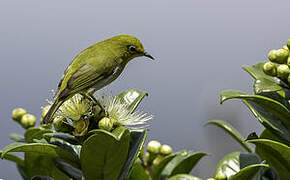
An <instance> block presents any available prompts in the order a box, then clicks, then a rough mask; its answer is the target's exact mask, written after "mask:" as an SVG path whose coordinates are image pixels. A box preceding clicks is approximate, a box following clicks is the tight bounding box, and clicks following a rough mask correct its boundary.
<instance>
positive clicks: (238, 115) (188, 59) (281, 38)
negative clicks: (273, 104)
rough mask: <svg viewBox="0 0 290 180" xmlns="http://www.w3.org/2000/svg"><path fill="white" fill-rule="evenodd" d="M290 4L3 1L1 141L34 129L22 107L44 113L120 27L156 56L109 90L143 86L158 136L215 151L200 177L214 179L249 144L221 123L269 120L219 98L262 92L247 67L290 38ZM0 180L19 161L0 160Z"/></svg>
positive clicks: (261, 0) (242, 127) (255, 127)
mask: <svg viewBox="0 0 290 180" xmlns="http://www.w3.org/2000/svg"><path fill="white" fill-rule="evenodd" d="M289 5H290V2H289V1H280V2H279V3H278V1H269V0H255V1H252V0H244V1H233V0H219V1H216V0H203V1H201V0H200V1H197V0H183V1H173V0H159V1H156V0H146V1H136V0H122V1H110V0H107V1H72V0H70V1H68V0H64V1H56V0H51V1H46V2H43V1H36V0H35V1H31V0H26V1H20V0H19V1H13V0H9V1H8V0H6V1H5V0H2V1H0V62H1V65H0V82H1V90H0V99H1V101H0V104H1V105H0V107H1V109H0V112H1V113H0V118H1V126H0V145H1V149H2V148H3V147H4V146H5V145H8V144H9V143H11V142H12V141H11V140H9V138H8V135H9V133H13V132H24V131H23V129H22V128H21V127H20V126H19V125H17V124H16V123H15V122H13V121H12V120H10V115H11V111H12V109H13V108H15V107H24V108H26V109H27V110H28V112H30V113H33V114H35V115H37V116H38V117H39V116H40V111H41V110H40V106H42V105H45V104H46V103H45V99H46V98H50V97H51V94H50V90H51V89H54V88H55V87H56V85H57V83H58V81H59V79H60V77H61V75H62V72H63V70H64V69H65V68H66V66H67V65H68V63H69V62H70V61H71V60H72V58H73V57H74V56H76V55H77V54H78V53H79V52H80V51H81V50H83V49H85V48H86V47H88V46H89V45H91V44H94V43H95V42H97V41H100V40H103V39H106V38H109V37H111V36H114V35H117V34H120V33H122V34H131V35H135V36H137V37H139V38H140V39H141V40H142V42H143V44H144V46H145V47H146V49H147V51H149V52H150V53H151V54H152V55H153V56H154V57H156V59H157V60H156V61H148V60H147V59H146V58H138V59H136V60H135V61H132V62H131V63H129V65H128V67H127V69H126V70H125V71H124V73H123V74H122V76H121V77H120V78H119V79H118V80H116V81H115V82H114V83H113V84H111V85H110V86H109V87H108V88H107V91H112V92H113V93H116V94H117V93H119V92H121V91H123V90H125V89H130V88H136V89H140V90H144V91H147V92H148V93H149V97H148V98H146V99H145V100H144V102H143V103H142V109H143V110H144V111H146V112H150V113H152V114H154V115H155V116H156V118H155V119H154V121H153V122H152V128H151V131H150V133H149V139H157V140H159V141H160V142H161V143H167V144H170V145H172V146H173V148H174V150H175V151H179V150H183V149H188V150H193V151H205V152H208V153H210V154H211V156H208V157H205V158H204V159H202V160H201V162H200V163H199V165H198V166H197V167H196V168H195V169H194V171H193V174H195V175H197V176H201V177H210V176H212V174H213V172H214V167H215V166H216V164H217V163H218V160H219V159H221V158H222V157H223V156H224V155H225V154H227V153H229V152H231V151H240V150H242V149H241V147H240V146H239V145H238V144H237V143H236V142H235V141H234V140H233V139H231V138H230V137H229V136H228V135H225V133H224V132H223V131H222V130H220V129H218V128H216V127H213V126H210V127H203V124H204V123H205V122H206V121H208V120H211V119H222V120H225V121H228V122H230V123H231V124H232V125H234V126H235V127H236V128H237V129H238V130H239V131H240V132H241V134H242V135H244V136H246V135H247V134H249V133H250V132H253V131H257V132H260V131H261V129H262V128H261V125H260V124H258V121H257V120H256V119H255V118H253V116H252V114H251V113H250V112H249V111H248V110H247V109H246V107H245V106H243V105H242V103H240V102H238V101H232V102H226V103H225V104H224V105H219V93H220V92H221V91H222V90H225V89H237V90H241V91H243V92H247V93H252V82H253V81H252V79H251V78H250V76H249V75H248V74H247V73H246V72H244V71H243V70H242V69H241V66H242V65H251V64H254V63H257V62H259V61H264V60H266V54H267V53H268V51H269V50H270V49H273V48H280V47H282V45H283V44H285V42H286V40H287V39H288V38H289V35H290V34H289V32H290V31H289V28H290V24H289V23H288V21H289V20H288V19H289V13H288V12H289ZM0 161H1V162H0V178H4V179H19V175H18V174H17V173H15V172H16V169H15V166H14V164H12V163H10V162H7V161H2V160H0Z"/></svg>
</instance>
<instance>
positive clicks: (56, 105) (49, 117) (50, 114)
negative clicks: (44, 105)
mask: <svg viewBox="0 0 290 180" xmlns="http://www.w3.org/2000/svg"><path fill="white" fill-rule="evenodd" d="M62 103H63V101H60V100H58V99H57V98H56V99H55V101H54V103H53V104H52V105H51V107H50V108H49V110H48V111H47V113H46V115H45V116H44V118H43V121H42V122H43V124H47V123H50V122H51V121H52V117H53V115H54V114H55V112H56V111H57V110H58V108H59V107H60V106H61V105H62Z"/></svg>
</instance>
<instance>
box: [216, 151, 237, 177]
mask: <svg viewBox="0 0 290 180" xmlns="http://www.w3.org/2000/svg"><path fill="white" fill-rule="evenodd" d="M239 157H240V152H233V153H230V154H228V155H226V156H225V157H224V158H223V159H222V160H220V162H219V163H218V165H217V167H216V169H215V173H214V176H216V175H217V174H218V173H223V174H225V175H226V176H227V177H228V178H229V177H231V176H233V175H235V174H236V173H238V172H239V171H240V161H239Z"/></svg>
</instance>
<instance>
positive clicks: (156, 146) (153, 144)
mask: <svg viewBox="0 0 290 180" xmlns="http://www.w3.org/2000/svg"><path fill="white" fill-rule="evenodd" d="M160 147H161V144H160V142H158V141H154V140H153V141H150V142H149V143H148V145H147V152H149V153H152V154H158V153H159V151H160Z"/></svg>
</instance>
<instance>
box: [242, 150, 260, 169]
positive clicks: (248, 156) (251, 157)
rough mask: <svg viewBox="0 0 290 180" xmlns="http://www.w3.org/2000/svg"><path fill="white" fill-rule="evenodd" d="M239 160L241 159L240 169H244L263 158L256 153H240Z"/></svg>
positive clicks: (258, 162)
mask: <svg viewBox="0 0 290 180" xmlns="http://www.w3.org/2000/svg"><path fill="white" fill-rule="evenodd" d="M239 161H240V169H243V168H245V167H247V166H249V165H253V164H260V163H261V159H260V158H259V156H258V155H257V154H255V153H240V156H239Z"/></svg>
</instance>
